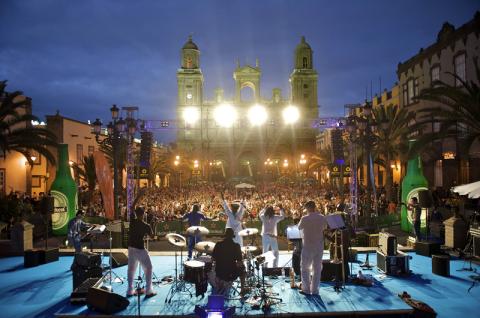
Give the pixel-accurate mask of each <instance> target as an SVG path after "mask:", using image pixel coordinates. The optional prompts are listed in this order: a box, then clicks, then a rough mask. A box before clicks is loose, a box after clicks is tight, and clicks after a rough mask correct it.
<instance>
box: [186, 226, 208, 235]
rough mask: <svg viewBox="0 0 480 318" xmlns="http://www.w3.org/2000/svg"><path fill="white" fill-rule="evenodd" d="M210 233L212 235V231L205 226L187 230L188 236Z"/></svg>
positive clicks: (192, 227)
mask: <svg viewBox="0 0 480 318" xmlns="http://www.w3.org/2000/svg"><path fill="white" fill-rule="evenodd" d="M208 233H210V231H209V230H208V229H207V228H206V227H204V226H190V227H189V228H188V229H187V234H190V235H196V234H201V235H207V234H208Z"/></svg>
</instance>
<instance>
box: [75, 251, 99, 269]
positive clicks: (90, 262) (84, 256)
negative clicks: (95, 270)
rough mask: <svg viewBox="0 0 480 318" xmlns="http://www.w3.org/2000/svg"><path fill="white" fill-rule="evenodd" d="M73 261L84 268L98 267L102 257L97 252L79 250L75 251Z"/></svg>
mask: <svg viewBox="0 0 480 318" xmlns="http://www.w3.org/2000/svg"><path fill="white" fill-rule="evenodd" d="M73 263H74V264H76V265H77V266H80V267H85V268H92V267H98V266H100V265H101V264H102V258H101V255H100V254H97V253H91V252H80V253H75V258H74V259H73Z"/></svg>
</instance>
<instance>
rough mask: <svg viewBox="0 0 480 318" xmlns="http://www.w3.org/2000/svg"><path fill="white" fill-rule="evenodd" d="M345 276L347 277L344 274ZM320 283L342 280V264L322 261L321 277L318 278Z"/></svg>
mask: <svg viewBox="0 0 480 318" xmlns="http://www.w3.org/2000/svg"><path fill="white" fill-rule="evenodd" d="M345 275H348V274H347V273H345ZM320 280H321V281H322V282H333V281H341V280H342V262H333V261H330V260H325V259H324V260H323V263H322V275H321V277H320Z"/></svg>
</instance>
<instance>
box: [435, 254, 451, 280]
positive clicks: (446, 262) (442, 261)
mask: <svg viewBox="0 0 480 318" xmlns="http://www.w3.org/2000/svg"><path fill="white" fill-rule="evenodd" d="M432 273H434V274H437V275H440V276H446V277H448V276H450V256H448V255H432Z"/></svg>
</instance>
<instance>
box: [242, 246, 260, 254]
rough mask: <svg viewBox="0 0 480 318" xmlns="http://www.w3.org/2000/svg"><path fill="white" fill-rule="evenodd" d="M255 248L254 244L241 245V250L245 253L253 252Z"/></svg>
mask: <svg viewBox="0 0 480 318" xmlns="http://www.w3.org/2000/svg"><path fill="white" fill-rule="evenodd" d="M256 250H257V247H256V246H242V252H243V253H247V252H255V251H256Z"/></svg>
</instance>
